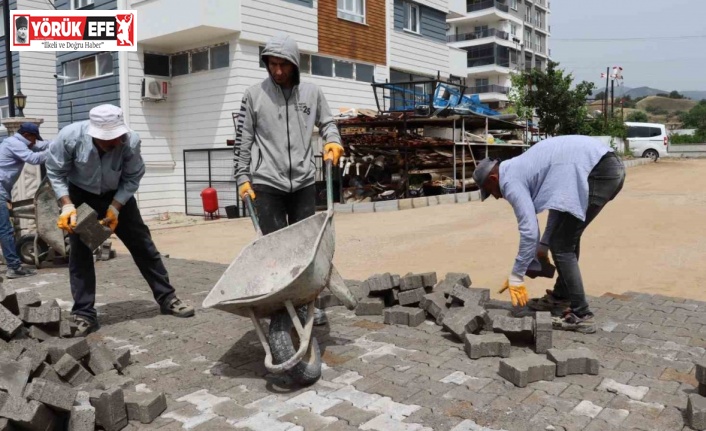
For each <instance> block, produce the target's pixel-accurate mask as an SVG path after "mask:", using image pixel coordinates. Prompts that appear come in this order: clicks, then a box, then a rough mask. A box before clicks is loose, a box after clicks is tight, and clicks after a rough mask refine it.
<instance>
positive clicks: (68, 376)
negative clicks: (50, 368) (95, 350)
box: [54, 353, 94, 386]
mask: <svg viewBox="0 0 706 431" xmlns="http://www.w3.org/2000/svg"><path fill="white" fill-rule="evenodd" d="M54 370H55V371H56V373H57V374H58V375H59V376H60V377H61V378H62V379H63V380H64V381H65V382H67V383H69V384H71V385H72V386H79V385H82V384H84V383H89V382H92V381H93V379H94V378H93V375H91V373H89V372H88V371H87V370H86V369H85V368H83V365H81V364H80V363H78V362H77V361H76V359H74V358H73V357H72V356H71V355H70V354H68V353H66V354H64V356H62V357H61V359H59V361H58V362H57V363H56V364H55V365H54Z"/></svg>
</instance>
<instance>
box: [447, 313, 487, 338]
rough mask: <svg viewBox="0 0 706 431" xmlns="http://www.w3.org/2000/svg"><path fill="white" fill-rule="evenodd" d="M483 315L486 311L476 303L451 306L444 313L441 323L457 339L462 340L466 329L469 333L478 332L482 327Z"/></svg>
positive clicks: (485, 314)
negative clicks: (456, 306)
mask: <svg viewBox="0 0 706 431" xmlns="http://www.w3.org/2000/svg"><path fill="white" fill-rule="evenodd" d="M485 316H487V312H486V311H485V309H483V308H482V307H480V306H478V305H476V306H472V305H469V306H464V307H458V308H452V309H449V310H448V311H447V312H446V313H445V315H444V318H443V319H442V325H443V327H444V329H445V330H447V331H449V332H451V333H452V334H453V335H454V336H455V337H456V339H457V340H458V341H461V342H463V341H464V336H465V335H466V332H467V331H468V332H471V333H477V332H480V330H481V329H482V328H483V322H484V321H485Z"/></svg>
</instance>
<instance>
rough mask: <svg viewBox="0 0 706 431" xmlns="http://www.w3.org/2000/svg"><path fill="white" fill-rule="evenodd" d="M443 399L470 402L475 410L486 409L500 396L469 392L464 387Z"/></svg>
mask: <svg viewBox="0 0 706 431" xmlns="http://www.w3.org/2000/svg"><path fill="white" fill-rule="evenodd" d="M443 397H444V398H446V399H448V400H457V401H459V400H460V401H469V402H470V403H472V404H473V407H474V408H476V409H483V408H484V407H486V406H488V405H490V403H492V402H493V400H494V399H495V398H497V397H498V394H484V393H478V392H477V391H472V390H469V389H468V388H466V387H464V386H459V387H457V388H455V389H452V390H450V391H449V392H447V393H445V394H444V395H443Z"/></svg>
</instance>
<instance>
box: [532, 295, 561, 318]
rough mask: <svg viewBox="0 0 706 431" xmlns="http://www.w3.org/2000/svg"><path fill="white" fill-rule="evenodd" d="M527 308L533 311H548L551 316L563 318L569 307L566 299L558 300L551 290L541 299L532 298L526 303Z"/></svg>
mask: <svg viewBox="0 0 706 431" xmlns="http://www.w3.org/2000/svg"><path fill="white" fill-rule="evenodd" d="M527 306H528V307H529V308H531V309H532V310H534V311H549V312H550V313H552V316H563V315H564V311H565V310H566V309H567V308H569V307H570V306H571V301H569V300H568V299H559V298H557V297H555V296H554V294H553V293H552V291H551V290H547V294H546V295H544V296H543V297H541V298H532V299H530V300H529V301H527Z"/></svg>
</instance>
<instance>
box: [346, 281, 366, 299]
mask: <svg viewBox="0 0 706 431" xmlns="http://www.w3.org/2000/svg"><path fill="white" fill-rule="evenodd" d="M348 289H349V290H350V291H351V293H352V294H353V296H355V298H356V299H357V300H358V301H360V300H361V299H363V298H366V297H367V296H368V295H369V294H370V285H369V284H368V283H367V282H361V283H360V284H356V285H351V286H348Z"/></svg>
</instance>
